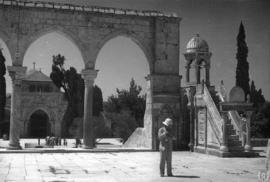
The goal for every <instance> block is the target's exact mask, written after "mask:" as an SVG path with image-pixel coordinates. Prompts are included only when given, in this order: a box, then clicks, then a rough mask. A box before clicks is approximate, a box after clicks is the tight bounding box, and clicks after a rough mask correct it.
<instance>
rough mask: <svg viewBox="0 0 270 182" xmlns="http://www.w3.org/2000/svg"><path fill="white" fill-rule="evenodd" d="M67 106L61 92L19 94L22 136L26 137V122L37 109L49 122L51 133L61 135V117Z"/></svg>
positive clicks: (27, 122)
mask: <svg viewBox="0 0 270 182" xmlns="http://www.w3.org/2000/svg"><path fill="white" fill-rule="evenodd" d="M66 107H67V102H66V101H65V99H64V95H63V93H61V92H51V93H28V92H23V93H22V94H21V112H20V113H21V122H22V123H23V127H22V130H21V136H22V137H28V124H29V121H30V117H31V115H32V114H33V113H34V112H35V111H38V110H42V111H44V112H45V113H46V114H47V115H48V118H49V122H50V124H51V133H53V134H54V135H55V136H61V129H62V128H61V123H62V118H63V115H64V113H65V110H66Z"/></svg>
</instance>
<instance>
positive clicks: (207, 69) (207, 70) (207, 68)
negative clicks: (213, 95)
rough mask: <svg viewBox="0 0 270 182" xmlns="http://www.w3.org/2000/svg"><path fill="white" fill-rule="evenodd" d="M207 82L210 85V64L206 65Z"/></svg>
mask: <svg viewBox="0 0 270 182" xmlns="http://www.w3.org/2000/svg"><path fill="white" fill-rule="evenodd" d="M205 84H206V85H207V86H210V72H209V65H206V67H205Z"/></svg>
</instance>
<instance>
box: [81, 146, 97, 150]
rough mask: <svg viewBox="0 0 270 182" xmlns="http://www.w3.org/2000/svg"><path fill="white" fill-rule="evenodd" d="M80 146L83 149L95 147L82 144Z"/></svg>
mask: <svg viewBox="0 0 270 182" xmlns="http://www.w3.org/2000/svg"><path fill="white" fill-rule="evenodd" d="M82 148H83V149H93V148H95V147H91V146H87V145H83V146H82Z"/></svg>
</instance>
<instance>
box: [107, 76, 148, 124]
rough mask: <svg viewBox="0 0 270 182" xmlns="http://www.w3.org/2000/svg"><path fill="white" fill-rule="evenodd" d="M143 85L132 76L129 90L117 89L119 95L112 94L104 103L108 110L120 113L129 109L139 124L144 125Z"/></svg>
mask: <svg viewBox="0 0 270 182" xmlns="http://www.w3.org/2000/svg"><path fill="white" fill-rule="evenodd" d="M141 91H142V88H141V86H139V85H137V84H136V82H135V80H134V79H133V78H132V79H131V81H130V86H129V90H125V89H122V90H119V89H116V92H117V95H112V96H110V97H109V98H108V101H107V102H105V104H104V109H105V111H106V112H115V113H120V112H121V111H129V112H130V115H131V116H132V117H134V118H135V120H136V123H137V126H140V127H141V126H143V117H144V111H145V95H144V96H141V95H140V93H141Z"/></svg>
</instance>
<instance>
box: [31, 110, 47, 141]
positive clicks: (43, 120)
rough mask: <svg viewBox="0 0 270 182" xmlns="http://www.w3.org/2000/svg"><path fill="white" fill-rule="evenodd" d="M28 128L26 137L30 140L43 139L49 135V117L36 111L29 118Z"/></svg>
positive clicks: (40, 111) (42, 112)
mask: <svg viewBox="0 0 270 182" xmlns="http://www.w3.org/2000/svg"><path fill="white" fill-rule="evenodd" d="M28 127H29V128H28V136H29V137H30V138H45V137H46V136H48V135H51V124H50V122H49V117H48V115H47V114H46V113H45V112H44V111H42V110H37V111H35V112H34V113H33V114H32V115H31V116H30V121H29V124H28Z"/></svg>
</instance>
